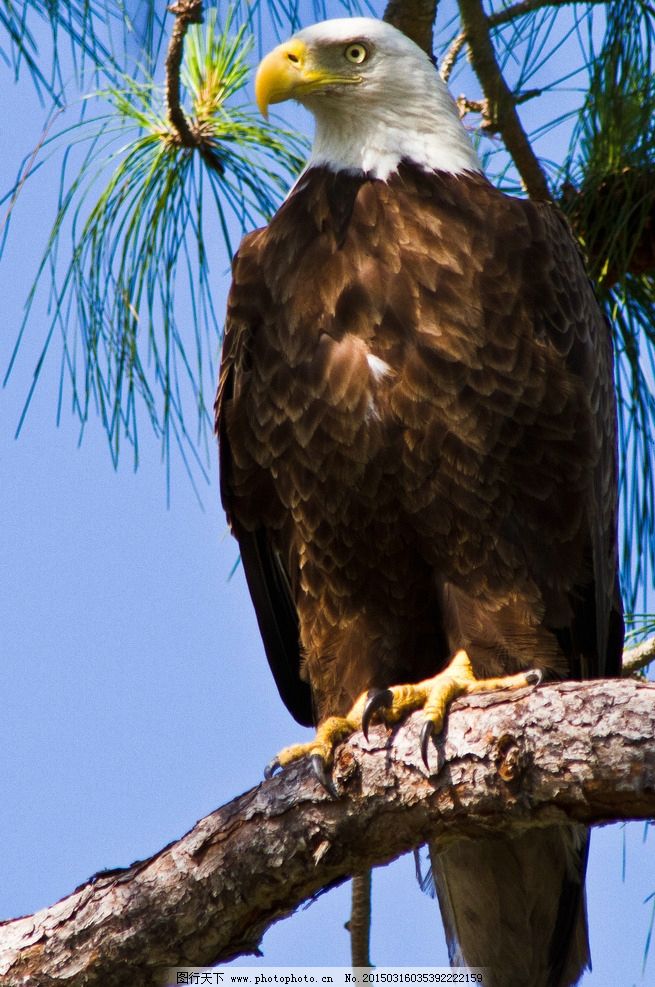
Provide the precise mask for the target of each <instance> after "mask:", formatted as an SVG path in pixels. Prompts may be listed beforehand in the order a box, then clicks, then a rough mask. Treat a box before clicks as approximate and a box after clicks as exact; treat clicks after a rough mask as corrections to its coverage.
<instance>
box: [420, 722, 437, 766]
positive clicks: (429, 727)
mask: <svg viewBox="0 0 655 987" xmlns="http://www.w3.org/2000/svg"><path fill="white" fill-rule="evenodd" d="M433 736H434V723H433V721H432V720H426V721H425V723H424V724H423V726H422V727H421V757H422V759H423V764H424V765H425V766H426V768H427V769H428V771H429V770H430V765H429V764H428V744H429V743H430V740H431V738H432V737H433Z"/></svg>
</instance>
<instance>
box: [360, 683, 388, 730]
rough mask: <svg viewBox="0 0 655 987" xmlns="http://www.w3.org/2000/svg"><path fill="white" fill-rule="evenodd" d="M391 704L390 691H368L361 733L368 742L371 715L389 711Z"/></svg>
mask: <svg viewBox="0 0 655 987" xmlns="http://www.w3.org/2000/svg"><path fill="white" fill-rule="evenodd" d="M392 702H393V693H392V691H391V689H369V691H368V698H367V700H366V706H365V707H364V712H363V713H362V733H363V734H364V737H365V738H366V740H368V728H369V727H370V725H371V719H372V718H373V715H374V714H375V713H377V712H378V710H380V709H389V708H390V706H391V704H392Z"/></svg>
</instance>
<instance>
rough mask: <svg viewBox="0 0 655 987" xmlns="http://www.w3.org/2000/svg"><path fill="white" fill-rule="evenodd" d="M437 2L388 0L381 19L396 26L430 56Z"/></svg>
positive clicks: (431, 0)
mask: <svg viewBox="0 0 655 987" xmlns="http://www.w3.org/2000/svg"><path fill="white" fill-rule="evenodd" d="M438 3H439V0H389V2H388V3H387V6H386V9H385V11H384V15H383V20H385V21H386V22H387V23H388V24H391V25H393V27H397V28H398V30H399V31H402V32H403V33H404V34H406V35H407V37H408V38H411V39H412V41H415V42H416V44H417V45H419V47H420V48H422V49H423V51H425V52H427V54H428V55H430V57H432V47H433V31H434V21H435V18H436V16H437V5H438Z"/></svg>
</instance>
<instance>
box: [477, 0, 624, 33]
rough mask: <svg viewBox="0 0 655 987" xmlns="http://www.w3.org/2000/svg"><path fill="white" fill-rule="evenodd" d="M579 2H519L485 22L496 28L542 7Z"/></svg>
mask: <svg viewBox="0 0 655 987" xmlns="http://www.w3.org/2000/svg"><path fill="white" fill-rule="evenodd" d="M579 2H580V0H519V2H518V3H514V4H512V6H511V7H505V8H504V9H503V10H497V11H495V12H494V13H492V14H489V17H488V18H487V20H488V23H489V26H490V27H498V26H499V25H500V24H507V23H508V22H509V21H513V20H515V19H516V18H517V17H524V16H525V15H526V14H531V13H533V11H535V10H541V9H542V7H570V6H571V5H572V4H574V3H579ZM606 2H607V0H584V3H587V4H595V3H606Z"/></svg>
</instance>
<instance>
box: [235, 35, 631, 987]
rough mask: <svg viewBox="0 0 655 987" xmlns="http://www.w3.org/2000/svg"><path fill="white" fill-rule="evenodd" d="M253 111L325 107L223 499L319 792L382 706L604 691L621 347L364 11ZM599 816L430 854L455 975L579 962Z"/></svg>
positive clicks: (251, 319)
mask: <svg viewBox="0 0 655 987" xmlns="http://www.w3.org/2000/svg"><path fill="white" fill-rule="evenodd" d="M256 97H257V100H258V103H259V106H260V108H261V110H262V111H263V112H264V113H266V111H267V109H268V106H269V105H270V104H271V103H276V102H280V101H283V100H287V99H295V100H297V101H299V102H300V103H302V104H303V105H304V106H305V107H307V109H309V110H310V111H311V113H312V114H313V115H314V117H315V121H316V134H315V139H314V144H313V149H312V152H311V157H310V159H309V161H308V164H307V167H306V168H305V170H304V172H303V173H302V175H301V176H300V178H299V179H298V181H297V183H296V185H295V187H294V188H293V189H292V190H291V192H290V193H289V196H288V198H287V199H286V201H285V202H284V204H283V205H282V207H281V208H280V210H279V211H278V212H277V214H276V215H275V216H274V217H273V219H272V220H271V222H270V223H269V225H268V226H267V227H266V228H265V229H261V230H257V231H255V232H253V233H251V234H250V235H248V236H246V237H245V239H244V240H243V242H242V244H241V247H240V249H239V251H238V254H237V255H236V257H235V259H234V264H233V282H232V288H231V292H230V296H229V302H228V316H227V326H226V333H225V342H224V349H223V357H222V365H221V370H220V379H219V389H218V396H217V403H216V412H217V419H216V421H217V432H218V436H219V446H220V464H221V493H222V499H223V504H224V506H225V509H226V512H227V514H228V518H229V522H230V525H231V528H232V531H233V533H234V534H235V536H236V538H237V540H238V542H239V546H240V552H241V558H242V561H243V566H244V569H245V574H246V578H247V581H248V585H249V588H250V592H251V595H252V599H253V603H254V606H255V609H256V613H257V619H258V621H259V627H260V630H261V634H262V638H263V641H264V645H265V649H266V653H267V656H268V660H269V663H270V666H271V669H272V671H273V675H274V676H275V680H276V683H277V686H278V689H279V691H280V694H281V697H282V699H283V700H284V702H285V703H286V705H287V707H288V708H289V710H290V712H291V713H292V714H293V716H294V717H295V718H296V719H297V720H298V721H299V722H300V723H303V724H312V723H314V724H316V726H317V733H316V736H315V738H314V740H312V741H311V742H309V743H307V744H297V745H294V746H293V747H289V748H286V749H285V750H284V751H282V752H281V753H280V754H279V755H278V757H277V758H276V760H275V762H274V766H284V765H285V764H288V763H290V762H291V761H293V760H295V759H297V758H299V757H304V756H309V757H311V758H312V759H313V762H314V764H315V766H316V768H317V770H318V772H319V774H320V775H321V776H322V777H325V770H326V769H328V768H329V765H330V762H331V759H332V752H333V749H334V746H335V744H337V743H338V741H339V740H341V739H342V738H343V737H344V736H347V735H348V734H349V733H351V732H352V731H353V730H356V729H359V728H360V727H361V726H362V725H363V726H364V728H365V729H366V727H367V726H368V722H369V720H370V719H371V717H372V716H374V717H377V718H379V719H385V720H393V719H397V718H398V717H399V716H400V715H402V714H403V713H404V712H406V711H407V710H410V709H416V708H420V709H422V710H423V716H424V718H425V727H424V731H423V738H422V743H423V746H424V750H425V749H426V748H427V743H428V741H429V738H430V735H431V734H432V733H434V732H436V731H438V730H439V729H441V726H442V724H443V719H444V715H445V711H446V706H447V703H448V702H449V701H450V700H451V699H452V698H453V696H456V695H461V694H463V693H467V692H471V691H476V690H479V689H485V688H498V687H508V688H511V687H515V686H521V685H523V686H525V685H526V684H530V683H535V682H537V681H539V679H540V677H541V676H546V677H550V678H581V677H587V676H601V675H616V674H618V670H619V663H620V655H621V649H622V641H623V620H622V609H621V598H620V592H619V588H618V577H617V538H616V515H617V508H616V503H617V479H616V410H615V399H614V391H613V369H612V348H611V339H610V332H609V328H608V326H607V324H606V322H605V321H604V319H603V316H602V314H601V312H600V310H599V308H598V305H597V302H596V299H595V297H594V293H593V290H592V287H591V286H590V283H589V281H588V279H587V276H586V274H585V270H584V266H583V262H582V260H581V257H580V254H579V251H578V249H577V247H576V244H575V242H574V240H573V239H572V236H571V234H570V232H569V229H568V227H567V225H566V223H565V221H564V220H563V219H562V217H561V216H560V214H559V213H558V211H557V210H556V209H555V208H554V207H552V206H550V205H546V204H538V203H535V202H531V201H525V200H523V199H519V198H513V197H510V196H507V195H504V194H503V193H501V192H500V191H498V190H497V189H496V188H495V187H494V186H492V185H491V184H490V182H489V181H488V180H487V179H486V178H485V177H484V175H483V174H482V171H481V167H480V163H479V161H478V158H477V156H476V153H475V151H474V149H473V147H472V146H471V143H470V141H469V137H468V135H467V133H466V132H465V130H464V128H463V127H462V125H461V123H460V121H459V119H458V115H457V112H456V109H455V107H454V104H453V101H452V99H451V97H450V95H449V94H448V91H447V89H446V87H445V86H444V85H443V83H442V82H441V80H440V78H439V76H438V74H437V73H436V72H435V69H434V66H433V64H432V62H431V60H430V59H429V58H428V56H427V55H426V54H425V53H424V52H423V51H421V50H420V49H419V48H418V47H417V46H416V45H415V44H414V43H413V42H412V41H410V40H409V39H408V38H407V37H405V36H404V35H403V34H402V33H400V32H399V31H397V30H395V29H394V28H392V27H391V26H389V25H387V24H385V23H382V22H378V21H375V20H371V19H366V18H354V19H344V20H334V21H327V22H324V23H321V24H317V25H315V26H313V27H310V28H307V29H305V30H302V31H300V32H299V33H298V34H296V35H295V36H294V37H293V38H292V39H291V40H290V41H288V42H287V43H285V44H282V45H280V46H279V47H277V48H276V49H275V50H274V51H273V52H271V53H270V54H269V55H268V56H267V57H266V58H265V59H264V60H263V62H262V64H261V66H260V68H259V71H258V75H257V79H256ZM587 846H588V833H587V831H586V830H585V828H584V827H573V826H569V827H566V826H552V825H551V826H546V827H544V828H539V829H535V828H532V829H530V830H529V831H526V832H519V833H511V832H510V833H503V834H499V835H497V836H491V835H490V836H488V837H487V836H485V837H484V838H481V839H479V840H470V839H469V840H461V841H458V842H449V843H448V844H447V845H445V846H440V845H439V844H435V845H434V846H433V847H432V861H433V869H434V874H435V881H436V887H437V892H438V897H439V903H440V907H441V911H442V916H443V919H444V924H445V928H446V936H447V940H448V943H449V948H450V953H451V960H452V961H453V963H458V962H465V963H467V964H469V965H471V966H484V967H487V968H489V970H490V977H491V979H490V980H489V981H488V984H489V987H564V985H570V984H573V983H575V982H576V981H577V980H578V978H579V976H580V975H581V972H582V970H583V969H584V968H585V966H586V965H587V963H588V959H589V953H588V943H587V928H586V918H585V904H584V873H585V864H586V855H587Z"/></svg>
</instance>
